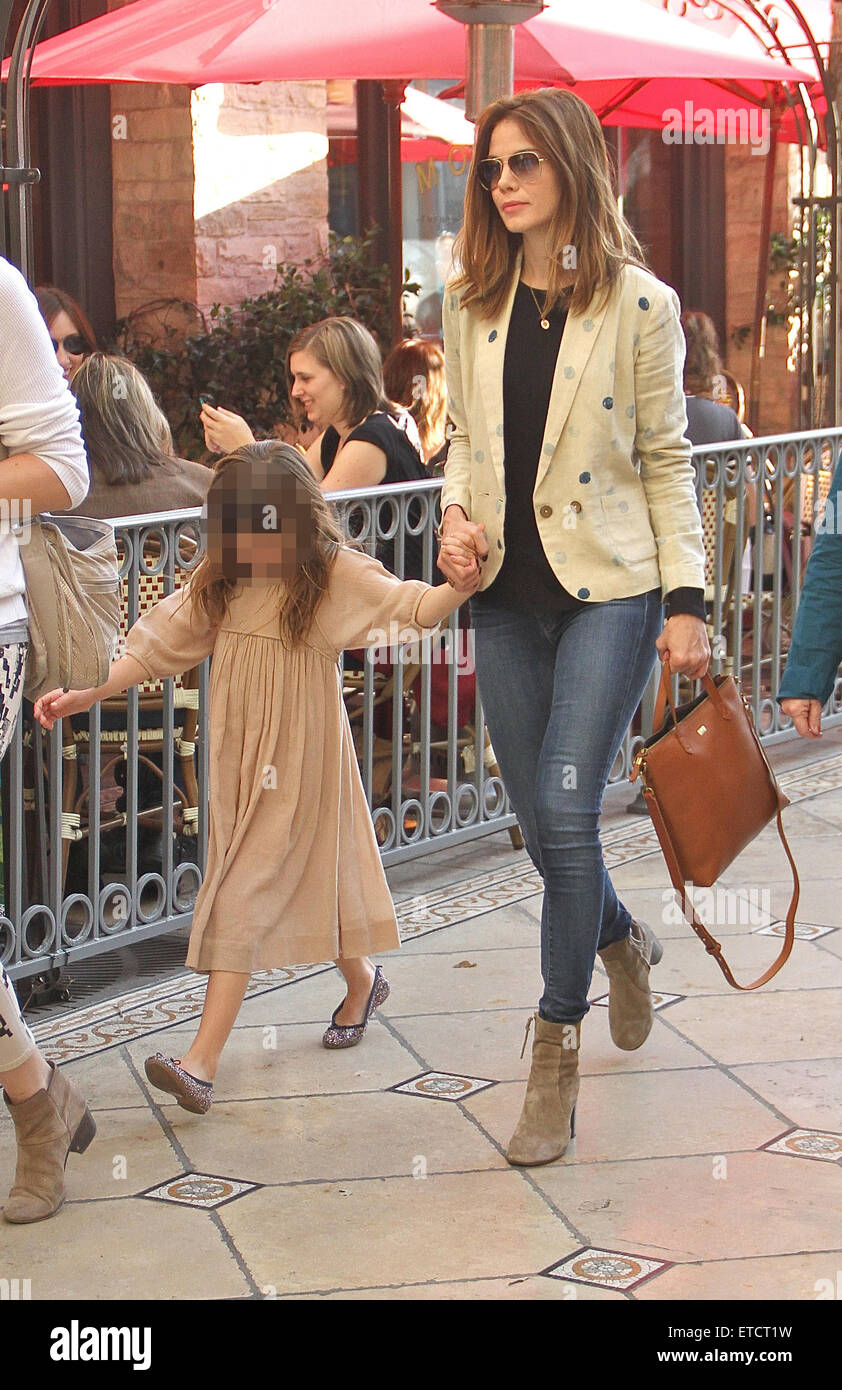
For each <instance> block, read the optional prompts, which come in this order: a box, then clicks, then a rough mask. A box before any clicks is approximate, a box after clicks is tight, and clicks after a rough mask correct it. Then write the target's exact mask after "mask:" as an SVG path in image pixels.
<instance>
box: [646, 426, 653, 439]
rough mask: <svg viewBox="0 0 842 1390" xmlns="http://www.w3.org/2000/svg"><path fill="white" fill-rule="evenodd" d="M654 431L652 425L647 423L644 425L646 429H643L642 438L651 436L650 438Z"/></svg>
mask: <svg viewBox="0 0 842 1390" xmlns="http://www.w3.org/2000/svg"><path fill="white" fill-rule="evenodd" d="M654 433H655V431H654V430H653V429H652V426H651V425H647V426H646V429H645V430H644V431H643V438H644V439H651V438H652V435H653V434H654Z"/></svg>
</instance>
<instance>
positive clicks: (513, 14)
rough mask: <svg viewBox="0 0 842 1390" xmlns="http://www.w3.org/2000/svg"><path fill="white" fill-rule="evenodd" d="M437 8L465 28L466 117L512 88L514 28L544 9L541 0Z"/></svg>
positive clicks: (453, 2) (457, 0)
mask: <svg viewBox="0 0 842 1390" xmlns="http://www.w3.org/2000/svg"><path fill="white" fill-rule="evenodd" d="M436 9H437V10H440V11H441V13H442V14H446V15H448V17H449V18H450V19H456V20H458V21H459V23H460V24H464V25H465V29H466V42H465V53H466V63H465V78H466V80H465V115H466V116H467V117H468V120H469V121H475V120H476V119H477V116H478V115H479V113H480V111H482V110H483V108H484V107H486V106H488V105H489V103H490V102H492V101H496V100H497V99H498V97H508V96H511V95H512V92H513V91H514V88H515V28H516V26H517V25H518V24H524V23H525V22H526V20H528V19H534V18H535V16H536V15H538V14H540V13H541V11H542V10H543V9H544V4H543V0H436Z"/></svg>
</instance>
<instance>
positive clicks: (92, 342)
mask: <svg viewBox="0 0 842 1390" xmlns="http://www.w3.org/2000/svg"><path fill="white" fill-rule="evenodd" d="M32 293H33V294H34V295H35V298H36V299H37V300H38V308H39V309H40V310H41V317H42V318H43V320H44V322H45V323H46V325H47V327H48V328H52V324H53V319H54V318H56V317H57V316H58V315H59V314H60V313H61V312H62V310H64V312H65V314H67V317H68V318H69V319H72V320H73V323H74V324H75V325H76V330H77V332H78V334H79V336H80V338H84V340H85V350H86V351H87V352H96V350H97V348H98V346H99V344H98V343H97V340H96V333H95V332H94V330H93V328H92V326H91V322H90V320H89V318H88V316H87V314H86V313H85V311H84V309H83V308H82V306H81V305H80V304H77V303H76V300H75V299H74V298H73V296H72V295H70V294H68V293H67V290H60V289H58V288H57V286H56V285H36V286H35V289H34V290H33V291H32Z"/></svg>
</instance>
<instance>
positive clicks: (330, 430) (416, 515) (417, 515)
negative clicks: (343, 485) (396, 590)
mask: <svg viewBox="0 0 842 1390" xmlns="http://www.w3.org/2000/svg"><path fill="white" fill-rule="evenodd" d="M406 418H410V417H406ZM351 439H359V440H361V441H362V442H363V443H365V444H374V445H375V447H376V448H378V449H381V450H382V452H383V453H384V454H385V455H386V473H385V476H384V478H383V480H382V482H381V483H380V484H379V486H380V487H390V486H393V485H394V484H395V483H411V482H416V481H418V480H420V479H422V478H428V477H429V474H428V472H427V470H426V468H425V467H424V463H423V460H422V459H421V457H420V455H419V453H418V450H417V449H416V448H415V446H414V445H413V444H412V442H411V441H410V439H409V436H408V435H407V433H406V430H405V429H404V427H403V425H402V423H401V420H400V419H397V420H396V419H395V418H394V416H392V415H387V414H386V412H385V410H377V411H375V412H374V413H373V414H372V415H369V416H367V418H366V419H365V420H363V422H362V424H361V425H357V426H356V427H355V428H354V429H352V430H351V433H350V434H349V435H348V437H347V439H346V440H345V443H346V444H347V443H348V440H351ZM338 448H339V435H338V433H337V431H336V430H335V429H334V427H333V425H328V427H327V429H326V430H325V432H324V434H323V435H322V445H321V462H322V469H323V470H324V473H325V476H326V475H327V474H328V473H329V472H330V470H331V468H332V466H333V463H334V460H335V459H336V454H337V451H338ZM420 519H421V504H420V503H419V502H411V503H410V505H409V507H408V508H407V521H408V523H409V525H410V526H417V525H418V523H419V522H420ZM348 524H349V527H350V529H351V531H352V534H353V530H354V514H353V510H352V511H351V513H350V514H349V517H348ZM381 524H382V525H383V526H388V525H389V515H388V512H387V513H385V514H384V515H383V519H382V523H381ZM375 554H376V556H377V559H378V560H379V561H380V563H381V564H382V565H385V566H386V569H387V570H391V572H392V574H395V573H396V570H395V542H394V540H388V541H387V540H380V541H378V542H377V545H376V547H375ZM437 559H438V546H437V544H436V542H435V541H434V542H433V572H432V583H433V584H443V583H445V577H444V575H443V574H442V572H441V570H440V569H438V567H437V565H436V560H437ZM423 570H424V546H423V536H411V535H409V534H407V536H406V539H405V541H404V568H403V575H402V576H401V577H402V578H403V579H421V578H423Z"/></svg>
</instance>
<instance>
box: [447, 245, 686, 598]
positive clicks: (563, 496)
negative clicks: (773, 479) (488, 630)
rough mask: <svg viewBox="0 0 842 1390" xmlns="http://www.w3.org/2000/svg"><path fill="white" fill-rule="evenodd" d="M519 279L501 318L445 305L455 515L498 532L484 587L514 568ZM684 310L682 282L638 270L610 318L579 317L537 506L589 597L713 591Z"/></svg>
mask: <svg viewBox="0 0 842 1390" xmlns="http://www.w3.org/2000/svg"><path fill="white" fill-rule="evenodd" d="M519 273H520V266H519V264H518V266H517V269H516V272H515V275H514V277H513V279H512V286H511V290H510V293H509V295H508V298H507V300H506V303H505V305H504V306H503V309H502V311H501V313H500V314H499V316H498V317H497V318H495V319H481V318H479V317H478V315H477V314H476V313H475V312H474V311H473V310H472V309H463V308H461V307H460V305H459V299H458V296H457V295H456V294H455V293H453V292H452V291H451V290H450V289H449V288H448V289H447V290H446V291H445V295H444V305H443V315H442V317H443V329H444V347H445V358H446V365H447V385H448V395H449V412H450V418H451V421H452V424H453V432H452V435H451V439H450V448H449V451H448V457H447V464H446V467H445V482H444V488H443V491H442V502H441V505H442V510H444V508H445V507H447V506H449V505H450V503H452V502H456V503H458V504H459V506H460V507H462V508H463V509H464V511H465V513H466V514H467V516H468V517H469V518H470V520H471V521H474V522H484V523H485V530H486V535H487V537H488V543H489V556H488V560H487V562H486V565H485V572H484V575H483V581H482V585H481V587H482V588H487V587H488V585H489V584H490V583H491V582H492V580H493V579H494V577H495V575H496V574H497V573H498V571H499V569H500V566H501V564H502V562H503V550H504V538H503V525H504V521H505V516H506V493H505V475H504V471H503V354H504V352H505V347H506V333H507V329H508V324H509V318H510V316H511V311H512V303H513V300H514V296H515V290H516V288H517V282H518V277H519ZM679 308H680V306H679V301H678V296H677V295H676V293H675V291H674V290H672V289H670V287H669V286H668V285H665V284H662V283H661V281H660V280H656V279H655V277H654V276H653V275H650V274H649V273H648V272H646V271H644V270H640V269H638V268H637V267H636V266H625V267H624V268H623V271H622V272H621V275H620V278H619V281H618V283H617V284H616V285H615V287H614V289H613V290H612V292H611V294H610V296H609V298H608V301H607V302H606V303H605V304H604V305H603V307H602V308H596V307H594V306H593V305H589V306H588V308H587V309H586V310H585V311H584V313H581V314H579V313H576V314H574V313H572V312H571V313H570V314H569V315H568V318H567V323H566V324H565V328H564V336H563V337H562V340H561V348H560V349H559V354H558V361H557V364H556V370H555V376H554V379H553V389H552V395H551V398H550V408H549V411H548V414H547V423H546V428H545V431H544V442H543V446H542V452H541V458H540V461H539V464H538V476H537V479H536V483H535V491H534V506H535V519H536V522H537V525H538V534H539V535H540V537H541V542H542V544H543V547H544V550H545V552H546V555H547V559H548V560H549V562H550V565H551V566H552V569H553V572H554V573H555V575H556V577H557V578H558V580H559V582H560V583H561V584H562V585H563V586H564V588H565V589H567V591H568V592H569V593H571V594H574V595H576V596H577V597H579V598H581V599H586V600H591V601H592V602H602V601H605V600H606V599H615V598H628V597H631V596H632V595H633V594H640V593H644V592H646V591H647V590H649V589H655V588H658V587H659V586H660V588H661V590H662V593H664V594H666V593H669V591H670V590H672V589H679V588H683V587H685V586H688V587H690V588H695V589H703V588H704V583H705V580H704V549H703V544H702V530H701V522H700V519H699V511H698V507H697V505H696V496H695V488H694V474H693V467H692V464H691V460H690V450H691V446H690V443H689V441H688V440H687V439H686V438H685V435H684V431H685V429H686V427H687V415H686V411H685V406H684V392H683V381H682V374H683V366H684V335H683V333H682V331H681V324H680V322H679Z"/></svg>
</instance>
